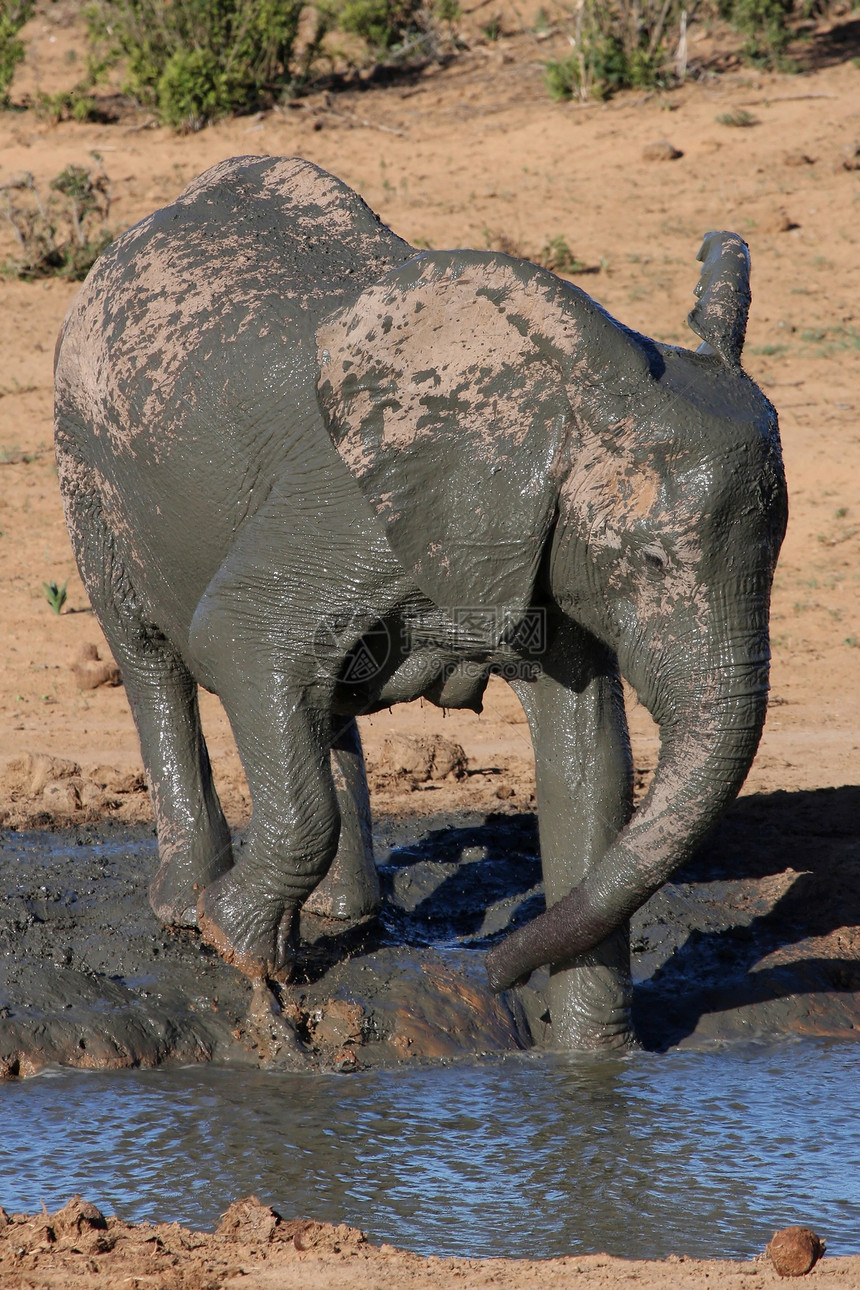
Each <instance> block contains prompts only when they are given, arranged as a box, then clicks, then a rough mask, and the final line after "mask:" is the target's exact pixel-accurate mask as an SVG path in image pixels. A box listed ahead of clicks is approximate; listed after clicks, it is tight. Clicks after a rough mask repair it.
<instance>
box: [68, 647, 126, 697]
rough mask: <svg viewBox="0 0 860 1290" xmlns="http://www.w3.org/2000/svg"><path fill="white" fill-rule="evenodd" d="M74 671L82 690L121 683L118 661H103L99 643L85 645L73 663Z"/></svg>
mask: <svg viewBox="0 0 860 1290" xmlns="http://www.w3.org/2000/svg"><path fill="white" fill-rule="evenodd" d="M72 672H73V673H74V677H75V680H76V681H77V683H78V688H79V689H81V690H96V689H98V687H99V686H100V685H119V684H120V683H121V682H122V673H121V672H120V670H119V668H118V667H117V665H116V663H114V662H113V660H112V659H111V660H110V661H102V660H101V659H100V658H99V649H98V646H97V645H92V644H90V645H84V646H83V647H82V648H81V652H80V654H79V655H78V657H77V658H76V659H75V661H74V663H73V664H72Z"/></svg>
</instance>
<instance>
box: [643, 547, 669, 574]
mask: <svg viewBox="0 0 860 1290" xmlns="http://www.w3.org/2000/svg"><path fill="white" fill-rule="evenodd" d="M642 554H643V555H644V556H645V564H646V566H647V568H648V569H649V571H650V572H652V573H662V572H663V571H664V569H665V568H666V564H667V561H666V553H665V551H663V549H662V547H659V546H646V547H643V548H642Z"/></svg>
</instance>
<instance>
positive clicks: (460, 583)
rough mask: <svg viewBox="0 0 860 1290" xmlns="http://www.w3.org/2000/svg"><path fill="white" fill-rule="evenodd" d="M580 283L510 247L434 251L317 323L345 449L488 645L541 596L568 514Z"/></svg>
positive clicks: (406, 547)
mask: <svg viewBox="0 0 860 1290" xmlns="http://www.w3.org/2000/svg"><path fill="white" fill-rule="evenodd" d="M566 290H567V284H564V283H562V282H560V281H559V280H558V279H557V278H554V277H553V275H552V274H549V273H546V272H545V271H544V270H541V269H538V268H536V267H535V266H534V265H531V264H528V263H526V262H524V261H518V260H514V259H511V258H510V257H507V256H502V255H495V254H489V253H481V252H468V251H457V252H433V253H429V254H426V255H420V256H417V257H415V259H413V260H410V261H408V262H407V263H406V264H405V265H403V266H401V267H400V268H399V269H396V270H392V271H391V272H390V273H388V274H386V275H385V277H384V278H382V279H380V281H379V282H377V283H375V284H374V285H373V286H372V287H370V288H368V289H367V290H366V291H364V292H363V293H362V294H361V295H360V296H359V298H358V299H357V300H356V301H355V303H354V304H352V305H350V306H347V307H345V308H344V309H342V310H340V311H339V312H338V313H337V314H334V315H333V316H331V317H330V318H328V319H327V320H326V321H325V322H324V323H323V324H322V326H321V327H320V329H319V330H318V332H317V341H318V353H319V362H320V381H319V395H320V402H321V406H322V408H323V411H324V414H325V416H326V419H327V422H328V426H329V430H330V433H331V436H332V438H333V440H334V442H335V444H336V445H337V448H338V450H339V452H340V454H341V456H342V458H343V460H344V461H345V462H346V464H347V465H348V466H349V468H350V470H351V471H352V473H353V475H354V476H355V477H356V478H357V479H358V481H359V483H360V485H361V488H362V490H363V492H364V494H365V496H366V497H367V498H368V500H369V501H370V503H371V505H372V506H373V507H374V509H375V510H376V512H377V514H378V515H379V517H380V519H381V520H382V522H383V524H384V526H385V530H386V533H387V536H388V539H389V541H390V543H391V546H392V548H393V549H394V551H395V553H396V555H397V556H398V558H399V560H400V561H401V563H402V564H403V566H404V568H405V569H406V570H407V571H408V572H409V573H410V574H411V575H412V577H413V578H414V579H415V582H416V583H417V585H418V586H419V587H420V588H421V590H422V591H423V592H424V594H425V595H427V596H428V597H429V598H430V599H431V600H432V601H434V602H435V604H437V605H439V606H440V607H442V608H444V609H446V610H447V611H449V613H450V614H451V616H452V617H453V618H454V620H455V621H457V622H458V623H459V624H460V627H461V630H464V631H466V632H467V633H468V634H469V637H470V639H472V638H473V639H474V643H475V645H476V647H486V646H489V647H492V646H493V645H494V644H495V643H497V642H498V641H499V640H501V639H503V638H504V637H505V635H506V632H507V633H509V632H510V631H511V629H512V627H513V626H514V620H516V621H519V617H521V616H522V613H523V611H524V610H525V609H526V608H527V607H528V605H529V602H530V599H531V595H532V588H533V584H534V579H535V576H536V573H537V568H538V564H539V562H540V559H541V553H542V550H543V546H544V542H545V539H546V536H547V533H548V531H549V529H550V526H551V525H552V523H553V519H554V515H555V507H556V499H557V495H558V486H559V479H560V474H561V469H562V462H561V460H560V459H561V456H562V446H563V443H564V439H565V435H566V432H567V428H568V418H569V416H570V408H569V405H568V403H567V400H566V398H565V396H564V388H563V380H562V376H561V372H560V370H559V364H560V360H561V355H562V354H563V353H565V352H566V353H568V354H569V353H571V352H572V351H573V349H574V348H575V346H576V342H577V341H578V339H579V336H578V332H579V327H578V324H577V322H576V320H575V319H574V318H573V317H572V316H571V314H570V310H566V309H565V308H564V304H563V302H564V293H565V291H566ZM469 611H473V612H471V613H470V612H469ZM467 624H468V625H467Z"/></svg>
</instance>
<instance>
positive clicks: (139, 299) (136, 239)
mask: <svg viewBox="0 0 860 1290" xmlns="http://www.w3.org/2000/svg"><path fill="white" fill-rule="evenodd" d="M412 254H413V251H412V248H411V247H409V246H408V244H407V243H405V242H403V241H402V240H401V239H400V238H398V237H397V236H396V235H395V234H393V233H392V232H391V231H390V230H389V229H387V228H386V227H385V225H383V224H382V223H381V221H380V220H379V219H378V217H377V216H376V215H374V213H373V212H372V211H371V210H370V209H369V208H368V207H367V206H366V204H365V203H364V202H363V201H362V199H361V198H360V197H359V196H358V194H357V193H354V192H352V191H351V190H350V189H349V188H347V187H346V185H345V184H343V183H341V182H340V180H338V179H335V178H334V176H332V175H329V174H327V173H326V172H325V171H323V170H320V169H319V167H317V166H314V165H313V164H311V163H310V162H307V161H303V160H301V159H300V158H274V157H234V158H231V159H230V160H228V161H224V162H221V163H220V164H219V165H217V166H214V167H212V168H211V169H210V170H207V171H206V172H205V173H204V174H202V175H200V176H199V177H198V178H197V179H195V180H194V181H193V183H191V184H190V185H189V187H188V188H187V189H186V190H185V192H184V193H182V195H181V196H180V197H178V198H177V200H176V201H175V202H173V203H172V204H171V205H170V206H166V207H164V208H162V209H161V210H158V211H155V212H154V213H153V214H152V215H150V216H148V217H147V218H146V219H144V220H142V221H141V222H140V223H139V224H136V225H135V226H134V227H133V228H130V229H128V230H127V231H126V232H125V233H123V234H122V236H121V237H119V238H118V239H117V240H116V241H115V242H114V243H112V245H111V246H110V247H109V248H108V249H107V251H106V252H105V253H104V255H102V256H101V258H100V259H99V261H98V262H97V264H96V266H95V267H94V269H93V271H92V273H91V274H90V276H89V277H88V279H87V281H86V283H85V284H84V286H83V288H82V290H81V292H80V293H79V295H78V297H77V298H76V300H75V301H74V303H73V305H72V308H71V310H70V311H69V314H68V316H67V318H66V321H65V323H64V326H63V330H62V332H61V336H60V340H59V343H58V351H57V371H56V378H57V379H56V384H57V396H58V402H59V404H60V405H61V406H63V405H64V404H66V405H74V406H75V407H76V410H77V412H78V414H79V416H80V417H81V418H82V419H83V421H84V422H85V423H86V424H87V425H88V426H89V427H91V430H92V431H93V432H94V433H95V434H100V433H104V434H107V435H109V436H110V437H111V439H112V440H113V441H114V446H115V448H116V449H117V450H119V451H122V450H123V448H126V449H127V448H128V447H130V446H131V441H134V442H135V449H136V450H137V451H139V450H140V449H141V448H142V447H143V446H144V445H143V444H142V443H141V438H142V439H143V440H144V441H146V442H149V443H150V446H151V448H152V449H153V450H156V451H157V450H158V449H157V446H156V444H155V443H154V442H152V440H153V437H154V436H155V437H157V438H159V439H161V441H162V442H161V445H160V447H161V451H169V440H170V439H171V438H173V437H174V435H176V434H179V435H181V437H183V438H187V436H188V434H189V432H190V428H191V423H193V422H194V421H195V420H196V419H197V418H195V412H197V413H198V414H199V416H200V417H201V418H202V421H201V425H205V426H209V427H212V426H213V425H217V424H219V423H220V421H221V419H222V416H224V417H225V418H226V419H227V420H228V421H231V420H234V419H235V415H236V408H237V401H238V400H239V399H240V398H241V397H242V396H243V395H244V394H245V393H246V388H245V387H248V386H249V384H250V383H251V382H252V381H260V380H262V381H265V382H266V383H267V384H268V385H270V384H271V380H272V378H273V377H277V376H278V375H280V376H281V377H282V378H283V379H284V380H285V381H287V382H288V381H289V380H290V376H291V372H290V370H289V369H290V367H291V366H294V365H296V364H297V363H299V360H300V351H302V350H303V349H304V348H305V346H306V345H307V344H308V343H312V340H311V338H312V334H313V331H314V330H315V327H316V323H317V321H318V320H319V319H320V318H321V317H323V316H324V315H325V314H326V313H327V312H328V311H329V310H330V309H332V308H334V307H336V306H337V305H339V304H341V303H342V302H343V301H344V300H345V299H348V298H349V297H350V296H351V295H352V294H353V293H356V294H357V293H358V292H360V291H361V290H363V288H364V287H365V286H366V285H368V283H370V282H372V281H375V280H376V278H378V277H379V276H380V275H381V274H383V273H385V272H386V270H388V269H389V268H391V267H392V265H395V264H399V263H402V262H403V261H404V260H406V259H408V258H409V256H410V255H412ZM273 365H274V370H273ZM219 413H220V414H221V415H219Z"/></svg>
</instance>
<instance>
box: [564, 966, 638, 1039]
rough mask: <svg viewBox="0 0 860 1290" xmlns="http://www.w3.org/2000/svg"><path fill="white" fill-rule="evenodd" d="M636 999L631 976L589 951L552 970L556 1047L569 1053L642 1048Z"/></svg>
mask: <svg viewBox="0 0 860 1290" xmlns="http://www.w3.org/2000/svg"><path fill="white" fill-rule="evenodd" d="M631 999H632V988H631V983H630V977H629V975H628V974H627V973H625V972H624V971H621V970H618V969H617V968H614V967H610V966H607V965H606V964H605V963H597V962H594V961H593V959H590V956H585V957H584V958H583V960H581V961H580V963H579V964H578V965H577V966H576V967H572V968H554V969H552V971H551V974H550V980H549V990H548V1000H547V1001H548V1003H549V1015H550V1019H551V1022H552V1046H553V1048H560V1049H563V1050H565V1051H568V1052H570V1051H573V1052H630V1051H631V1050H633V1049H636V1048H638V1047H639V1041H638V1040H637V1038H636V1034H635V1031H634V1029H633V1022H632V1018H631V1015H630V1014H631Z"/></svg>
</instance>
